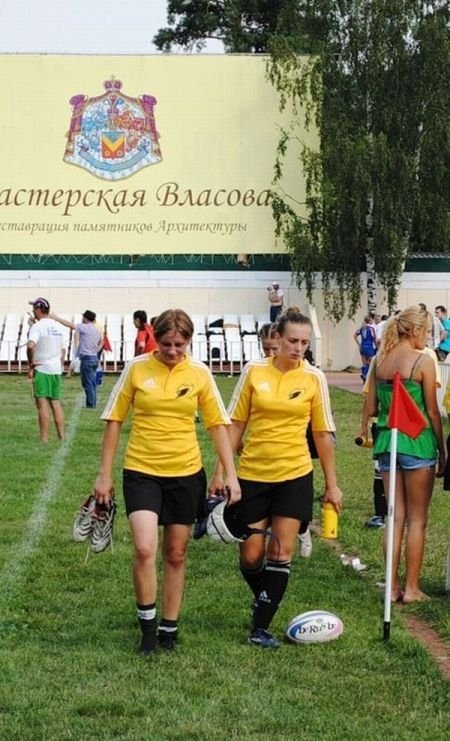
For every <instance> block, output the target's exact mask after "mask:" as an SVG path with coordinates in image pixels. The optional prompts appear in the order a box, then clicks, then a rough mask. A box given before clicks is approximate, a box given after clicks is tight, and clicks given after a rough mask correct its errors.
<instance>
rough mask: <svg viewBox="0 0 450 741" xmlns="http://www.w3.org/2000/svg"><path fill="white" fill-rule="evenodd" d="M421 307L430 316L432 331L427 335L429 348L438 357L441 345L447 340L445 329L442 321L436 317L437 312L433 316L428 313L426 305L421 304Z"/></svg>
mask: <svg viewBox="0 0 450 741" xmlns="http://www.w3.org/2000/svg"><path fill="white" fill-rule="evenodd" d="M419 306H420V310H421V311H424V312H425V313H426V314H428V317H429V324H430V326H431V330H430V331H429V332H428V334H427V347H429V348H431V349H432V350H434V351H435V353H436V355H437V352H438V348H439V344H440V342H441V341H442V340H443V339H444V338H445V331H444V328H443V326H442V324H441V322H440V320H439V319H438V317H437V316H436V311H435V314H434V316H433V315H432V314H431V312H429V311H428V309H427V305H426V304H424V303H423V302H420V303H419Z"/></svg>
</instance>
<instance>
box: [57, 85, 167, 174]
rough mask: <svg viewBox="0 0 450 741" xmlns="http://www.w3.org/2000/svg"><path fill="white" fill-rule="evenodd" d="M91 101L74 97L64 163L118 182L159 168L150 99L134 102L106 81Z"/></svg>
mask: <svg viewBox="0 0 450 741" xmlns="http://www.w3.org/2000/svg"><path fill="white" fill-rule="evenodd" d="M104 89H105V92H104V93H103V94H102V95H99V96H98V97H95V98H89V97H88V96H87V95H82V94H80V95H74V96H73V97H72V98H71V99H70V101H69V102H70V105H71V106H72V118H71V121H70V127H69V131H68V134H67V145H66V151H65V153H64V161H65V162H68V163H69V164H72V165H77V166H78V167H83V168H84V169H86V170H88V171H89V172H91V173H92V174H93V175H96V176H97V177H100V178H103V179H104V180H121V179H123V178H127V177H129V176H130V175H133V174H134V173H135V172H138V170H141V169H142V168H143V167H147V166H148V165H154V164H156V163H157V162H161V160H162V155H161V149H160V147H159V134H158V132H157V130H156V125H155V117H154V112H153V109H154V107H155V105H156V103H157V100H156V98H154V97H153V95H145V94H144V95H141V96H139V97H137V98H132V97H129V96H128V95H125V94H124V93H122V82H121V81H120V80H117V79H116V78H115V77H111V78H110V79H109V80H106V81H105V82H104Z"/></svg>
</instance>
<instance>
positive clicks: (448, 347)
mask: <svg viewBox="0 0 450 741" xmlns="http://www.w3.org/2000/svg"><path fill="white" fill-rule="evenodd" d="M434 314H435V316H436V318H437V319H439V321H440V323H441V327H442V333H441V335H440V342H439V345H438V348H437V356H438V358H439V360H441V361H443V360H445V359H446V358H447V355H448V354H449V352H450V319H449V318H448V316H447V309H446V308H445V306H441V305H439V306H436V308H435V310H434Z"/></svg>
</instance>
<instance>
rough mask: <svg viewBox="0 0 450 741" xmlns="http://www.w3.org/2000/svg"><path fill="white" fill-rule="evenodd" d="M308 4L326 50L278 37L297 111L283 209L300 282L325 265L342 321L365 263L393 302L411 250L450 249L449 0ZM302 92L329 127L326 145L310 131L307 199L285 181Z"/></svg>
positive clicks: (284, 140)
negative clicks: (300, 48)
mask: <svg viewBox="0 0 450 741" xmlns="http://www.w3.org/2000/svg"><path fill="white" fill-rule="evenodd" d="M303 5H304V10H305V12H306V14H308V13H309V15H310V19H309V25H310V27H312V26H313V25H314V23H313V21H314V19H315V27H316V29H318V32H319V34H318V36H317V37H316V44H317V48H318V54H317V56H316V57H315V58H314V59H310V60H307V61H306V60H304V59H301V58H299V56H298V55H297V53H296V50H295V49H293V48H292V47H291V46H290V44H289V42H288V41H287V40H286V38H283V37H282V36H276V37H275V38H272V39H271V50H272V61H271V65H270V73H269V74H270V78H271V80H272V82H273V83H274V84H275V85H276V87H277V89H278V90H279V92H280V100H281V106H282V107H283V106H285V105H286V104H287V103H288V102H289V103H290V104H291V105H293V108H294V112H295V113H294V120H293V128H292V130H290V131H284V132H283V134H282V137H281V140H280V144H279V147H278V157H277V162H276V167H275V185H276V186H278V187H276V191H275V199H274V214H275V219H276V223H277V233H278V235H279V236H280V237H282V238H283V239H284V241H285V242H286V245H287V249H288V251H289V253H290V256H291V262H292V269H293V272H294V274H295V277H296V281H297V284H298V285H299V286H301V285H303V284H304V285H305V286H306V289H307V292H308V295H309V296H310V297H311V294H312V290H313V288H314V287H315V286H316V282H317V277H318V274H320V276H321V280H322V287H323V291H324V299H325V307H326V310H327V313H328V314H329V316H330V317H331V318H333V319H334V320H336V321H338V320H339V319H341V318H342V317H343V316H344V314H345V313H347V314H348V315H349V316H353V315H354V314H355V312H356V310H357V309H358V307H359V305H360V300H361V293H362V282H361V281H362V276H361V271H362V270H365V269H366V268H368V267H370V270H371V271H372V272H373V276H374V279H375V280H376V281H377V283H379V284H380V285H381V286H382V288H383V289H384V290H385V292H386V295H387V299H388V303H389V305H390V306H392V305H394V304H395V300H396V295H397V289H398V284H399V282H400V279H401V274H402V272H403V268H404V264H405V260H406V258H407V256H408V254H410V253H411V252H412V251H418V250H419V251H427V252H443V251H444V252H448V251H449V242H450V222H449V203H450V181H449V177H450V175H449V173H450V170H449V163H450V142H449V131H450V107H449V96H448V84H447V83H446V75H447V71H448V68H449V62H450V46H449V33H448V32H449V14H448V8H447V6H446V4H444V3H443V2H434V3H431V2H429V3H426V4H424V3H422V2H414V1H413V0H376V1H375V0H347V1H345V0H341V1H340V2H335V1H334V0H320V1H319V0H317V2H314V3H313V2H311V3H304V4H303ZM306 6H308V7H306ZM299 104H302V105H305V106H306V118H305V121H304V122H303V123H304V125H306V126H308V125H310V123H311V122H314V123H315V124H316V125H317V127H318V129H319V131H320V139H321V143H320V149H319V151H316V152H314V151H311V150H309V149H308V148H307V147H305V146H304V145H303V144H302V143H301V142H300V143H299V147H300V152H299V156H300V160H301V163H302V170H303V173H304V175H306V183H307V191H306V201H305V203H304V204H302V206H303V209H302V208H300V207H299V205H298V204H295V203H293V201H292V199H291V198H290V197H289V194H286V193H284V192H283V191H282V190H281V189H280V187H279V186H280V184H281V181H282V173H283V164H284V161H285V158H286V156H292V141H293V140H295V136H296V135H295V134H294V131H295V130H297V129H298V124H299V120H298V117H299V113H298V111H299V110H300V105H299Z"/></svg>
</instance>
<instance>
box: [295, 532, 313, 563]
mask: <svg viewBox="0 0 450 741" xmlns="http://www.w3.org/2000/svg"><path fill="white" fill-rule="evenodd" d="M298 539H299V548H300V556H301V557H302V558H309V557H310V555H311V553H312V549H313V545H312V538H311V533H310V532H309V528H308V529H307V530H306V531H305V532H304V533H301V535H299V536H298Z"/></svg>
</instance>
